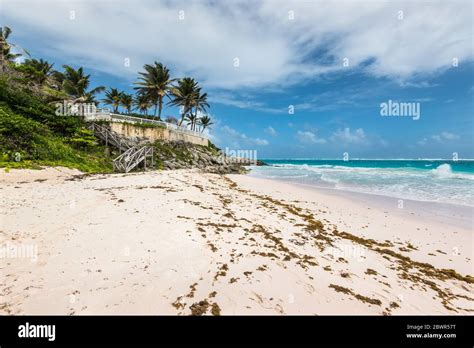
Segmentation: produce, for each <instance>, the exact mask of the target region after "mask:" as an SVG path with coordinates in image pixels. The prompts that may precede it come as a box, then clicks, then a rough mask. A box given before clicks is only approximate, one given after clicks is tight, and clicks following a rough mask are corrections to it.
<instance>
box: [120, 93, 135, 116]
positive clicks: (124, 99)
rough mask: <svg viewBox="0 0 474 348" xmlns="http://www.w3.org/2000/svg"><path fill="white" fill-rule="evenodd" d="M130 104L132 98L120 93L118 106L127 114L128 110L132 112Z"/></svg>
mask: <svg viewBox="0 0 474 348" xmlns="http://www.w3.org/2000/svg"><path fill="white" fill-rule="evenodd" d="M132 103H133V97H132V96H131V95H130V94H126V93H122V96H121V98H120V104H122V106H123V108H124V109H125V110H127V114H129V113H130V110H132Z"/></svg>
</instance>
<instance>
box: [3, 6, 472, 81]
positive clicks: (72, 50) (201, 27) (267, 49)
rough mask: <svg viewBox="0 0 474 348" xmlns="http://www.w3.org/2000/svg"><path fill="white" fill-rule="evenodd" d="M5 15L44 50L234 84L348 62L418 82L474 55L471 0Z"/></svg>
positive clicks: (25, 9) (100, 65) (118, 70)
mask: <svg viewBox="0 0 474 348" xmlns="http://www.w3.org/2000/svg"><path fill="white" fill-rule="evenodd" d="M399 11H403V12H402V15H400V12H399ZM291 14H292V15H291ZM401 17H402V19H401ZM454 18H455V20H454ZM2 22H3V23H4V24H5V25H9V26H11V27H12V28H13V29H14V31H15V33H16V34H18V35H21V36H23V37H24V38H28V37H32V36H33V37H34V38H35V40H36V41H40V42H41V45H39V46H38V47H36V49H38V50H39V51H40V52H39V53H40V54H44V53H48V52H49V53H52V52H54V54H56V55H57V54H60V55H63V56H64V57H65V59H67V60H68V61H71V62H74V63H75V64H77V65H79V64H80V65H83V66H85V67H87V68H94V69H97V70H99V71H103V72H107V73H111V74H115V75H118V76H120V77H127V78H129V79H132V78H133V77H135V76H136V72H137V71H138V70H140V69H141V67H142V65H143V64H144V63H148V62H152V61H154V60H159V61H162V62H163V63H164V64H165V65H167V66H169V67H170V68H172V69H173V72H174V73H175V75H178V76H182V75H193V76H194V77H196V78H198V79H199V80H200V81H202V82H203V83H205V84H206V85H207V86H208V87H216V88H225V89H236V88H240V87H258V86H269V85H289V84H294V83H299V82H302V81H305V80H308V79H314V78H318V77H319V76H321V75H324V74H327V73H333V72H342V71H344V70H347V69H358V70H364V71H366V72H367V73H368V74H371V75H373V76H377V77H379V76H383V77H389V78H391V79H394V80H397V81H400V83H410V82H409V81H410V80H411V79H412V78H413V77H414V76H423V75H426V74H432V73H435V72H438V71H440V70H443V69H447V68H450V67H451V66H452V61H453V59H454V58H456V59H457V60H458V61H459V64H462V63H463V62H464V61H466V60H472V59H473V51H472V49H471V45H472V42H471V39H472V38H471V30H472V29H471V25H472V4H471V3H470V1H469V0H465V1H464V0H461V1H444V2H441V1H436V2H424V1H366V0H359V1H357V0H354V1H343V2H341V1H333V2H325V1H324V2H323V1H308V2H306V1H278V0H277V1H275V0H260V1H250V0H247V1H243V0H236V1H230V2H228V1H226V2H216V1H204V0H195V1H191V0H181V1H179V0H178V1H172V2H171V1H165V0H163V1H150V0H141V1H138V0H137V1H133V2H132V1H125V0H117V1H114V2H113V3H112V2H110V1H104V0H99V1H97V0H96V1H91V0H83V1H60V0H44V1H36V0H3V14H2ZM58 28H60V30H58ZM427 33H429V35H427ZM127 58H129V59H130V63H131V64H130V66H129V67H127V66H125V64H124V61H125V59H127ZM345 58H347V60H345ZM344 62H347V63H348V66H345V65H344V64H343V63H344ZM346 65H347V64H346Z"/></svg>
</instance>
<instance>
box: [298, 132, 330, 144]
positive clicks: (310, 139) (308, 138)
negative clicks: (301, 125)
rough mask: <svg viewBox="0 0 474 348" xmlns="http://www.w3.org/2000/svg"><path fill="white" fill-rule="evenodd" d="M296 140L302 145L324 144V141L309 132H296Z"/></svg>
mask: <svg viewBox="0 0 474 348" xmlns="http://www.w3.org/2000/svg"><path fill="white" fill-rule="evenodd" d="M296 136H297V138H298V140H299V141H300V142H301V143H303V144H325V143H326V139H323V138H318V137H317V136H316V134H315V133H313V132H310V131H298V132H297V133H296Z"/></svg>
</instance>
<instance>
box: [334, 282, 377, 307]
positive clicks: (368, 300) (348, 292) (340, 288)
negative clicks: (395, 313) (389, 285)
mask: <svg viewBox="0 0 474 348" xmlns="http://www.w3.org/2000/svg"><path fill="white" fill-rule="evenodd" d="M329 287H330V288H333V289H334V290H336V291H337V292H342V293H343V294H346V295H352V296H354V297H355V298H356V299H358V300H359V301H362V302H364V303H369V304H373V305H377V306H380V305H381V304H382V301H380V300H379V299H376V298H370V297H367V296H363V295H360V294H356V293H354V291H352V290H351V289H348V288H345V287H343V286H340V285H335V284H331V285H329Z"/></svg>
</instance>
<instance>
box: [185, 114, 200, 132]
mask: <svg viewBox="0 0 474 348" xmlns="http://www.w3.org/2000/svg"><path fill="white" fill-rule="evenodd" d="M186 120H187V121H188V123H187V124H188V126H191V130H194V129H195V128H196V122H197V120H198V118H197V116H196V115H193V114H189V115H187V116H186Z"/></svg>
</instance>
